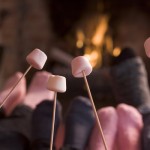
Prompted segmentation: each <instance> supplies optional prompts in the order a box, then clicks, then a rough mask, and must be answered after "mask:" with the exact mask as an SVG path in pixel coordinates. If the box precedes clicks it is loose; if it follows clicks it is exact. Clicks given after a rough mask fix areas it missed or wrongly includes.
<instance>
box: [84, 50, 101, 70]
mask: <svg viewBox="0 0 150 150" xmlns="http://www.w3.org/2000/svg"><path fill="white" fill-rule="evenodd" d="M84 56H85V57H87V59H89V61H90V63H91V65H92V67H93V68H94V67H96V65H97V64H98V63H100V64H101V61H102V58H101V53H99V51H97V50H93V51H91V52H90V53H86V54H84Z"/></svg>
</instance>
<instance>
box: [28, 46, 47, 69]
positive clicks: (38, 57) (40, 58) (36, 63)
mask: <svg viewBox="0 0 150 150" xmlns="http://www.w3.org/2000/svg"><path fill="white" fill-rule="evenodd" d="M26 60H27V62H28V63H29V64H30V65H31V66H32V67H34V68H36V69H38V70H41V69H42V68H43V67H44V65H45V62H46V60H47V56H46V54H45V53H44V52H42V51H41V50H40V49H37V48H36V49H34V50H33V51H32V52H31V53H30V54H29V55H28V56H27V57H26Z"/></svg>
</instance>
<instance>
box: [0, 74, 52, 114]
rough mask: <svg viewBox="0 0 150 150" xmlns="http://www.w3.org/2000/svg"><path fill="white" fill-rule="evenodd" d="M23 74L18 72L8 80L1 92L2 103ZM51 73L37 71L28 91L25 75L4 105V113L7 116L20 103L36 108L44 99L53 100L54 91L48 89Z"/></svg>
mask: <svg viewBox="0 0 150 150" xmlns="http://www.w3.org/2000/svg"><path fill="white" fill-rule="evenodd" d="M22 75H23V74H22V73H21V72H17V73H15V74H14V75H13V76H11V77H10V78H9V79H8V80H7V81H6V83H5V85H4V87H3V89H2V91H1V92H0V103H2V102H3V99H4V98H5V97H6V95H7V94H8V93H9V92H10V90H11V89H12V87H13V86H14V85H15V84H16V82H17V81H18V80H19V79H20V78H21V77H22ZM49 75H50V73H48V72H46V71H42V72H37V73H36V74H35V76H34V77H33V79H32V81H31V84H30V86H29V88H28V91H27V90H26V79H25V77H23V78H22V80H21V81H20V83H19V84H18V85H17V86H16V88H15V89H14V91H13V92H12V93H11V95H10V96H9V97H8V99H7V101H6V102H5V104H4V105H3V110H4V113H5V114H6V115H7V116H8V115H10V114H11V112H12V111H13V110H14V109H15V107H16V106H18V105H20V104H25V105H27V106H29V107H31V108H32V109H34V108H35V107H36V105H37V104H39V103H40V102H41V101H42V100H44V99H49V100H53V98H54V93H53V92H51V91H49V90H47V89H46V87H47V81H48V78H49Z"/></svg>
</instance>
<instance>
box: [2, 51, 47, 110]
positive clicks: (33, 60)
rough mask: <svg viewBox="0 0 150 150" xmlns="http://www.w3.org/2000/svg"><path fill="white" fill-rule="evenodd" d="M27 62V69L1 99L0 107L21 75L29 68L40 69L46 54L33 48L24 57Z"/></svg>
mask: <svg viewBox="0 0 150 150" xmlns="http://www.w3.org/2000/svg"><path fill="white" fill-rule="evenodd" d="M26 60H27V62H28V63H29V64H30V66H29V67H28V69H27V70H26V71H25V73H24V74H23V75H22V76H21V78H20V79H19V80H18V81H17V82H16V84H15V85H14V86H13V87H12V89H11V90H10V91H9V92H8V94H7V95H6V97H4V99H3V100H2V103H1V104H0V109H1V108H2V106H3V105H4V104H5V102H6V101H7V99H8V97H9V96H10V95H11V93H12V92H13V91H14V89H15V88H16V86H17V85H18V84H19V83H20V81H21V80H22V78H23V77H25V76H26V74H27V73H28V72H29V71H30V69H31V68H32V67H33V68H36V69H38V70H41V69H42V68H43V66H44V64H45V62H46V60H47V56H46V54H45V53H44V52H42V51H41V50H39V49H34V50H33V51H32V52H31V53H30V54H29V55H28V56H27V57H26Z"/></svg>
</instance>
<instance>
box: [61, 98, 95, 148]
mask: <svg viewBox="0 0 150 150" xmlns="http://www.w3.org/2000/svg"><path fill="white" fill-rule="evenodd" d="M94 122H95V118H94V113H93V110H92V106H91V102H90V100H89V99H87V98H84V97H77V98H75V99H74V100H73V101H72V103H71V105H70V109H69V111H68V113H67V116H66V120H65V127H66V133H65V141H64V148H63V149H70V150H75V149H77V150H84V149H85V146H86V144H87V142H88V138H89V135H90V133H91V130H92V127H93V125H94Z"/></svg>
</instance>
